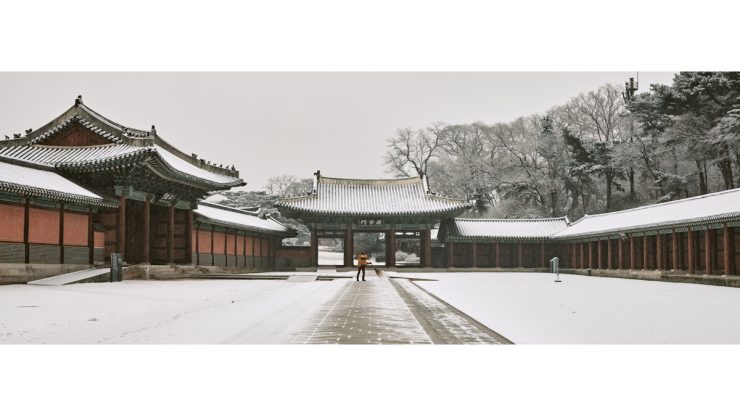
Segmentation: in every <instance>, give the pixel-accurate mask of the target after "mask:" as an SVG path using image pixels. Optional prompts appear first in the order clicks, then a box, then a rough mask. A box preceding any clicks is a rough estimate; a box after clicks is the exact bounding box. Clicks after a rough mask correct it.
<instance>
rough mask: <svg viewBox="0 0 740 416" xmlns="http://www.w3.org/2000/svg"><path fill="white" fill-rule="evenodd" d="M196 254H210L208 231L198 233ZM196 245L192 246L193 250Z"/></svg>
mask: <svg viewBox="0 0 740 416" xmlns="http://www.w3.org/2000/svg"><path fill="white" fill-rule="evenodd" d="M198 244H199V245H198V246H197V247H198V252H199V253H210V252H211V232H210V231H203V230H200V231H198ZM195 247H196V245H195V244H193V248H195Z"/></svg>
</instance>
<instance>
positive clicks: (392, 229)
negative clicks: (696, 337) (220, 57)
mask: <svg viewBox="0 0 740 416" xmlns="http://www.w3.org/2000/svg"><path fill="white" fill-rule="evenodd" d="M244 184H245V182H244V181H243V180H242V179H240V177H239V172H238V171H237V170H236V169H235V168H234V167H233V166H232V167H222V166H216V165H215V164H211V163H210V162H207V161H206V160H205V159H203V158H199V157H198V156H197V155H194V154H190V155H188V154H186V153H184V152H182V151H180V150H178V149H177V148H175V147H174V146H173V145H171V144H169V143H168V142H167V141H165V140H164V139H163V138H162V137H161V136H159V134H157V131H156V129H155V128H154V126H152V128H151V129H150V130H147V131H145V130H139V129H133V128H130V127H126V126H124V125H122V124H119V123H116V122H114V121H111V120H110V119H108V118H106V117H104V116H102V115H100V114H99V113H97V112H95V111H93V110H92V109H91V108H89V107H87V106H86V105H85V104H84V103H83V102H82V98H81V97H78V98H77V99H76V100H75V102H74V105H73V106H72V107H71V108H69V109H68V110H67V111H65V112H64V113H63V114H61V115H60V116H59V117H57V118H56V119H54V120H52V121H51V122H49V123H47V124H46V125H44V126H43V127H41V128H39V129H38V130H35V131H34V130H28V131H27V132H26V134H25V136H21V135H16V137H14V138H13V139H9V140H5V141H0V283H12V282H26V281H30V280H35V279H39V278H42V277H47V276H50V275H54V274H60V273H64V272H68V271H74V270H81V269H85V268H90V267H93V266H97V265H105V264H109V262H110V258H111V254H112V253H121V254H122V255H123V259H124V261H125V263H126V264H129V265H148V267H155V266H156V265H162V267H169V268H177V267H180V268H181V270H185V269H186V268H187V267H190V269H188V270H190V271H192V272H194V273H195V271H196V269H197V270H206V271H213V272H218V271H221V272H227V271H229V272H234V271H236V270H238V271H258V270H259V271H264V270H273V269H285V270H295V269H299V268H303V267H312V268H315V267H317V266H318V265H319V264H318V251H319V250H318V246H319V239H332V240H334V241H336V240H340V241H341V242H342V250H343V253H341V256H342V258H341V260H340V263H341V264H339V266H340V267H342V266H343V267H353V264H354V262H353V259H354V257H355V255H356V248H355V247H354V244H355V243H354V241H355V236H356V235H358V234H362V233H373V234H376V235H377V236H378V240H382V244H383V245H384V247H385V252H384V253H381V255H382V257H383V259H384V266H385V267H388V268H397V267H404V266H409V265H411V264H413V267H416V268H421V269H427V270H434V269H435V268H437V269H445V270H459V269H477V270H540V271H542V270H546V268H547V267H548V266H549V261H550V259H551V258H553V257H558V258H559V259H560V266H561V270H564V271H569V272H573V273H582V274H594V275H604V276H619V277H638V278H650V279H668V280H675V281H697V282H702V283H712V284H725V285H733V286H739V287H740V278H738V277H736V276H737V270H738V264H740V245H738V244H736V241H737V240H738V234H740V189H733V190H728V191H723V192H716V193H712V194H707V195H701V196H697V197H693V198H687V199H683V200H677V201H671V202H665V203H660V204H654V205H648V206H643V207H639V208H634V209H629V210H624V211H617V212H610V213H604V214H597V215H586V216H584V217H583V218H581V219H579V220H578V221H575V222H571V221H569V220H568V218H566V217H560V218H542V219H476V218H466V217H464V213H465V212H466V211H468V210H469V208H470V207H471V204H470V203H469V202H467V201H463V200H460V199H455V198H449V197H446V196H442V195H439V194H436V193H435V192H433V190H431V189H430V188H429V184H428V182H427V178H426V177H424V176H418V177H411V178H396V179H349V178H332V177H326V176H323V175H321V173H320V172H316V173H315V174H314V182H313V189H312V190H311V192H310V193H308V194H306V195H299V196H292V197H286V198H282V199H280V200H279V201H278V203H277V208H278V209H279V211H280V212H281V213H282V214H283V215H285V216H286V217H290V218H294V219H297V220H300V221H301V222H303V223H305V224H306V225H307V226H308V227H309V229H310V232H311V239H310V245H309V246H307V247H289V246H282V244H281V242H282V240H283V239H284V238H286V237H292V236H295V235H296V232H295V231H294V230H293V229H291V228H290V227H288V226H286V225H285V224H282V223H281V222H279V221H277V220H276V219H274V218H271V217H270V216H269V215H267V214H266V213H265V212H263V211H261V210H258V209H255V210H249V209H246V210H244V209H234V208H228V207H224V206H221V205H215V204H209V203H206V202H203V201H202V200H203V198H204V197H206V196H207V195H209V193H211V192H214V191H222V190H228V189H232V188H234V187H239V186H243V185H244ZM412 246H413V247H415V248H414V250H417V251H418V253H419V258H418V259H417V260H418V261H417V262H416V263H411V262H406V261H403V262H402V261H400V260H399V261H397V258H396V256H397V253H399V252H401V251H402V250H400V249H401V248H402V247H412ZM339 255H340V254H339V253H338V254H337V256H339Z"/></svg>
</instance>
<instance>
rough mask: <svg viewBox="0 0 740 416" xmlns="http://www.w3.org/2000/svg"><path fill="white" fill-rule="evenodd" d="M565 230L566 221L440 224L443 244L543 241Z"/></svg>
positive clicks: (460, 220) (472, 220) (480, 220)
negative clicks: (484, 241) (475, 241)
mask: <svg viewBox="0 0 740 416" xmlns="http://www.w3.org/2000/svg"><path fill="white" fill-rule="evenodd" d="M567 227H568V219H567V218H566V217H560V218H538V219H489V218H453V219H450V220H447V221H445V222H444V223H443V224H442V228H443V231H441V233H443V235H444V238H443V239H444V240H445V241H473V240H507V239H509V240H510V239H515V240H543V239H550V237H551V236H552V235H553V234H555V233H557V232H559V231H562V230H565V229H566V228H567Z"/></svg>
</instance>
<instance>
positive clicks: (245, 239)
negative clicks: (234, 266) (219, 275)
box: [237, 231, 247, 268]
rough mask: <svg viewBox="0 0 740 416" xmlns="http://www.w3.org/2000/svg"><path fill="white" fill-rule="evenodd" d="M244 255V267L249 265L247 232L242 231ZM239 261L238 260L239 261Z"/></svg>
mask: <svg viewBox="0 0 740 416" xmlns="http://www.w3.org/2000/svg"><path fill="white" fill-rule="evenodd" d="M242 257H244V264H243V265H242V267H244V268H246V267H247V232H246V231H242ZM237 263H238V262H237Z"/></svg>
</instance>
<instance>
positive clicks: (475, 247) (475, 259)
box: [470, 241, 478, 267]
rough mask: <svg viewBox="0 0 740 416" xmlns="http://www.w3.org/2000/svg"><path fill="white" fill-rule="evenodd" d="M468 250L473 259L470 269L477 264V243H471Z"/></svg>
mask: <svg viewBox="0 0 740 416" xmlns="http://www.w3.org/2000/svg"><path fill="white" fill-rule="evenodd" d="M470 250H471V251H472V253H471V255H472V257H473V259H472V260H473V261H472V263H473V264H472V265H471V266H470V267H475V266H476V264H478V243H476V242H475V241H473V242H472V243H471V247H470Z"/></svg>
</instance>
